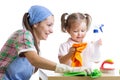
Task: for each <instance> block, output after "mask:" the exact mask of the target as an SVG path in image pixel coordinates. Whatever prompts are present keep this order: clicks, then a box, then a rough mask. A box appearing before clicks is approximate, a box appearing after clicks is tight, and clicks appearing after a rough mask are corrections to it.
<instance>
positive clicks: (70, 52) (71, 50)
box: [68, 47, 75, 55]
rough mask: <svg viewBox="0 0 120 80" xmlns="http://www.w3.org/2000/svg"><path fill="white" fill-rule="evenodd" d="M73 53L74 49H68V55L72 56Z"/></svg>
mask: <svg viewBox="0 0 120 80" xmlns="http://www.w3.org/2000/svg"><path fill="white" fill-rule="evenodd" d="M74 53H75V48H73V47H71V48H70V49H69V52H68V54H70V55H74Z"/></svg>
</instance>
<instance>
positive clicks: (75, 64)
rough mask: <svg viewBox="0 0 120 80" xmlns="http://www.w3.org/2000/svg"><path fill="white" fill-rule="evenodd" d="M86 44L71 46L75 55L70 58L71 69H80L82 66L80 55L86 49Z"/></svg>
mask: <svg viewBox="0 0 120 80" xmlns="http://www.w3.org/2000/svg"><path fill="white" fill-rule="evenodd" d="M86 46H87V43H80V44H73V45H72V47H74V48H75V49H76V51H75V54H74V55H73V56H72V57H71V60H72V63H71V66H72V67H80V66H82V57H81V53H82V51H83V50H84V49H85V48H86Z"/></svg>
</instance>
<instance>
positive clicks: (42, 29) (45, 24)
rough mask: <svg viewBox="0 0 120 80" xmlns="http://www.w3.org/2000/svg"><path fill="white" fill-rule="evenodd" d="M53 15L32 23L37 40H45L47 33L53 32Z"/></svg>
mask: <svg viewBox="0 0 120 80" xmlns="http://www.w3.org/2000/svg"><path fill="white" fill-rule="evenodd" d="M53 24H54V16H49V17H48V18H47V19H46V20H44V21H42V22H40V23H38V24H35V25H34V32H35V35H36V37H37V40H46V39H47V38H48V35H49V34H51V33H53Z"/></svg>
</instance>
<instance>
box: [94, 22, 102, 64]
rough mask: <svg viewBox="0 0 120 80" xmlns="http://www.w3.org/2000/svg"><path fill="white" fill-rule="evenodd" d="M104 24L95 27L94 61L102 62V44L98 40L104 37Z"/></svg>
mask: <svg viewBox="0 0 120 80" xmlns="http://www.w3.org/2000/svg"><path fill="white" fill-rule="evenodd" d="M103 26H104V25H103V24H101V25H100V26H99V27H97V28H95V29H93V47H94V48H93V49H94V50H93V55H92V59H93V62H96V63H98V62H100V57H101V52H100V46H101V45H100V44H99V42H98V40H100V39H101V38H102V35H103V34H102V33H103V30H102V27H103Z"/></svg>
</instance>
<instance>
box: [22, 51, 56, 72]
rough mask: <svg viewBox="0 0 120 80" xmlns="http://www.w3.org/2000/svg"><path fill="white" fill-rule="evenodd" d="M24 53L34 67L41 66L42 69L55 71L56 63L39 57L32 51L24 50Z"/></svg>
mask: <svg viewBox="0 0 120 80" xmlns="http://www.w3.org/2000/svg"><path fill="white" fill-rule="evenodd" d="M24 55H25V57H26V58H27V59H28V60H29V61H30V63H31V64H32V65H33V66H35V67H38V68H42V69H48V70H52V71H55V69H56V65H57V63H55V62H52V61H50V60H48V59H45V58H43V57H40V56H39V55H38V54H37V53H36V52H34V51H28V52H25V53H24Z"/></svg>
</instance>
